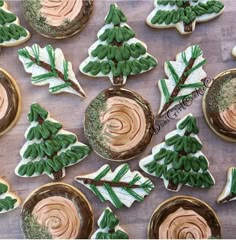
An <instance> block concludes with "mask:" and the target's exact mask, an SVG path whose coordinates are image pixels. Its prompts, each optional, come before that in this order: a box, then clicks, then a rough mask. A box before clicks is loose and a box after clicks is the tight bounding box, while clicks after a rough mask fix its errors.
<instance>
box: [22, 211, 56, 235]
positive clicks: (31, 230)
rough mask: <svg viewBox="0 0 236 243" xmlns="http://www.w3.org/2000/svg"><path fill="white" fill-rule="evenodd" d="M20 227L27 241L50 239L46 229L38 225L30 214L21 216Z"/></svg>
mask: <svg viewBox="0 0 236 243" xmlns="http://www.w3.org/2000/svg"><path fill="white" fill-rule="evenodd" d="M22 226H23V230H24V234H25V236H26V238H27V239H52V235H51V234H50V233H49V231H48V229H47V228H46V227H44V226H42V225H40V224H39V223H38V222H37V220H36V219H35V218H34V217H33V216H32V215H31V214H26V215H24V216H23V225H22Z"/></svg>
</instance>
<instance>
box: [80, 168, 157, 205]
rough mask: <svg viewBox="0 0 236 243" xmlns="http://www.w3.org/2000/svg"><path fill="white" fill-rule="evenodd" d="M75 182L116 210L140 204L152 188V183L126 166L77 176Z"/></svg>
mask: <svg viewBox="0 0 236 243" xmlns="http://www.w3.org/2000/svg"><path fill="white" fill-rule="evenodd" d="M75 180H76V181H77V182H79V183H81V184H82V185H84V186H86V187H87V188H88V189H90V190H91V191H92V192H93V193H94V194H95V195H96V196H97V197H98V198H99V199H100V200H101V201H102V202H105V201H107V200H108V201H110V202H111V203H112V204H113V205H114V206H115V207H116V208H121V207H123V205H125V206H126V207H130V206H131V205H132V204H133V202H134V201H136V200H137V201H138V202H142V201H143V200H144V197H145V196H146V195H149V194H150V192H151V191H152V189H153V188H154V185H153V183H152V182H151V180H149V179H148V178H146V177H144V176H143V175H142V174H140V173H139V172H138V171H134V172H131V171H130V168H129V165H128V164H122V165H120V166H118V167H117V168H116V170H115V171H114V172H112V171H111V167H110V166H109V165H104V166H102V167H101V168H100V169H99V170H98V171H96V172H94V173H91V174H87V175H82V176H77V177H76V178H75Z"/></svg>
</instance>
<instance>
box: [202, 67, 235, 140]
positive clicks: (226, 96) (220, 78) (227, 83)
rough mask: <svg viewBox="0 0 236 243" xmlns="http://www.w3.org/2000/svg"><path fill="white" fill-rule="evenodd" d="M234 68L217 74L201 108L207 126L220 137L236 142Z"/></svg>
mask: <svg viewBox="0 0 236 243" xmlns="http://www.w3.org/2000/svg"><path fill="white" fill-rule="evenodd" d="M235 89H236V69H231V70H227V71H224V72H222V73H220V74H219V75H217V76H216V77H215V78H214V79H213V81H212V82H211V84H210V88H209V89H207V90H206V92H205V94H204V97H203V100H202V108H203V113H204V116H205V119H206V121H207V124H208V125H209V127H210V128H211V129H212V130H213V131H214V132H215V133H216V134H217V135H218V136H219V137H221V138H223V139H225V140H227V141H230V142H236V95H235Z"/></svg>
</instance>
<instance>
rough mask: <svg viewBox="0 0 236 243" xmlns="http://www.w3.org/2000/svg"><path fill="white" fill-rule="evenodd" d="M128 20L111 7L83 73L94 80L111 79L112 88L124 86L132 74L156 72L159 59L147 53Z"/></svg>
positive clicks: (113, 6) (84, 62)
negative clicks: (153, 70)
mask: <svg viewBox="0 0 236 243" xmlns="http://www.w3.org/2000/svg"><path fill="white" fill-rule="evenodd" d="M126 21H127V18H126V16H125V15H124V13H123V12H122V11H121V9H120V8H119V7H118V6H117V5H116V4H111V5H110V10H109V13H108V14H107V16H106V18H105V26H103V27H102V29H101V30H100V31H99V32H98V34H97V36H98V41H96V42H95V43H94V44H93V45H92V46H91V47H90V48H89V51H88V53H89V57H88V58H87V59H85V60H84V61H83V62H82V63H81V65H80V71H81V72H82V73H84V74H86V75H88V76H92V77H109V78H110V80H111V82H112V84H113V85H123V84H125V83H126V80H127V78H128V77H129V76H130V75H137V74H140V73H143V72H147V71H149V70H151V69H153V68H154V67H155V66H156V65H157V60H156V59H155V58H154V57H153V56H151V55H150V54H149V53H147V46H146V45H145V44H144V43H143V42H141V41H140V40H138V39H136V38H135V33H134V31H133V30H132V28H131V27H130V26H129V25H127V24H126Z"/></svg>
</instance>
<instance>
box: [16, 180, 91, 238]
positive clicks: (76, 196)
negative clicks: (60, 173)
mask: <svg viewBox="0 0 236 243" xmlns="http://www.w3.org/2000/svg"><path fill="white" fill-rule="evenodd" d="M53 196H59V197H64V198H66V199H69V200H70V201H71V202H73V204H74V205H75V207H76V209H77V212H78V216H79V218H80V226H79V227H80V228H79V232H78V235H77V237H76V239H89V238H90V235H91V233H92V232H93V225H94V213H93V209H92V207H91V205H90V203H89V201H88V200H87V198H86V197H85V195H84V194H83V193H82V192H81V191H79V190H78V189H77V188H75V187H73V186H71V185H69V184H66V183H63V182H55V183H53V182H52V183H48V184H45V185H43V186H41V187H39V188H37V189H35V190H34V191H32V192H31V193H30V194H29V195H28V197H27V198H26V199H25V201H24V203H23V206H22V210H21V222H20V226H21V230H22V232H23V234H24V236H25V238H26V239H27V238H28V237H27V233H26V232H27V230H26V225H24V217H25V216H26V215H28V214H32V212H33V210H34V208H35V206H36V205H37V204H38V203H39V202H40V201H42V200H43V199H45V198H49V197H53Z"/></svg>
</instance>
